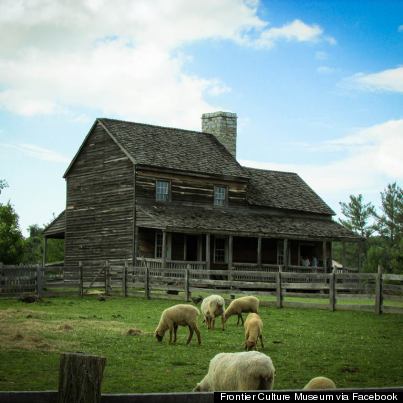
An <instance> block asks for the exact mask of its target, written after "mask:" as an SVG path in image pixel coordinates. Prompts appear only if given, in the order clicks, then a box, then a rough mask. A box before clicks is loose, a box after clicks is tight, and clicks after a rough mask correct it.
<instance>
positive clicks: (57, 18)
mask: <svg viewBox="0 0 403 403" xmlns="http://www.w3.org/2000/svg"><path fill="white" fill-rule="evenodd" d="M257 8H258V2H257V1H254V0H253V1H251V0H248V1H243V0H220V1H219V2H217V1H216V0H192V1H188V0H171V1H169V2H168V1H166V0H155V1H153V2H150V1H148V0H136V1H132V0H116V1H113V2H111V1H108V0H83V1H78V2H71V1H69V0H60V1H51V0H35V1H30V0H19V1H15V0H3V1H2V2H1V3H0V37H1V38H2V46H1V48H0V88H1V90H0V108H2V109H5V110H7V111H10V112H13V113H17V114H21V115H24V116H34V115H40V114H66V115H68V116H72V117H73V116H75V115H78V116H82V114H83V110H82V108H90V109H91V110H94V109H95V110H100V111H102V113H103V114H105V115H111V114H113V115H118V116H121V117H123V118H127V119H130V120H138V121H147V122H151V123H164V124H167V125H175V126H180V127H186V128H195V124H197V123H196V122H198V121H199V118H200V115H201V113H203V112H209V111H213V110H215V109H221V108H222V106H221V105H219V101H216V104H215V105H213V102H212V101H210V102H207V101H206V100H205V95H206V94H208V95H211V96H215V97H219V96H220V95H221V94H223V93H226V92H229V91H230V90H231V89H230V88H229V86H228V85H227V84H226V83H225V82H223V81H222V80H220V78H218V77H208V78H205V77H199V76H195V75H191V74H189V73H187V72H185V68H184V66H185V65H186V63H188V58H187V56H186V55H184V54H183V53H181V52H179V51H178V50H180V47H181V46H182V45H183V44H186V43H190V42H194V41H198V40H206V39H220V40H230V41H233V42H235V43H237V44H239V45H240V46H257V43H259V41H260V42H261V43H260V45H261V46H263V45H264V46H266V47H269V46H271V45H272V44H274V43H275V42H277V41H280V40H284V39H285V40H293V41H298V42H311V41H317V40H320V39H321V37H322V36H323V30H322V28H320V27H319V26H317V25H307V24H305V23H304V22H302V21H300V20H295V21H293V22H292V23H290V24H287V25H284V26H283V27H280V28H270V29H267V28H266V27H267V23H266V22H265V21H263V20H262V19H261V18H259V17H258V16H257ZM323 39H324V38H323ZM217 99H218V98H217Z"/></svg>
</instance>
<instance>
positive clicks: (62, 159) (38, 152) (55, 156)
mask: <svg viewBox="0 0 403 403" xmlns="http://www.w3.org/2000/svg"><path fill="white" fill-rule="evenodd" d="M0 147H2V148H11V149H15V150H17V151H19V152H21V153H23V154H25V155H27V156H29V157H32V158H35V159H38V160H42V161H48V162H56V163H63V164H66V163H69V162H70V160H71V158H68V157H66V156H64V155H62V154H59V153H58V152H56V151H53V150H49V149H48V148H44V147H39V146H37V145H35V144H7V143H3V144H1V143H0Z"/></svg>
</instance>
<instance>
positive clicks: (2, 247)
mask: <svg viewBox="0 0 403 403" xmlns="http://www.w3.org/2000/svg"><path fill="white" fill-rule="evenodd" d="M23 253H24V238H23V236H22V234H21V230H20V227H19V224H18V215H17V213H16V212H15V211H14V208H13V206H12V205H11V204H10V202H8V203H7V204H1V203H0V262H2V263H4V264H18V263H20V262H21V259H22V256H23Z"/></svg>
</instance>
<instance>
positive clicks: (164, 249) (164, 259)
mask: <svg viewBox="0 0 403 403" xmlns="http://www.w3.org/2000/svg"><path fill="white" fill-rule="evenodd" d="M161 260H162V268H165V267H166V265H167V233H166V231H164V230H163V231H162V256H161Z"/></svg>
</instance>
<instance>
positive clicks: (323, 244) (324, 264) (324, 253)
mask: <svg viewBox="0 0 403 403" xmlns="http://www.w3.org/2000/svg"><path fill="white" fill-rule="evenodd" d="M322 251H323V252H322V255H323V256H322V258H323V268H324V270H325V271H326V268H327V265H326V259H327V256H326V240H324V241H323V242H322Z"/></svg>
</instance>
